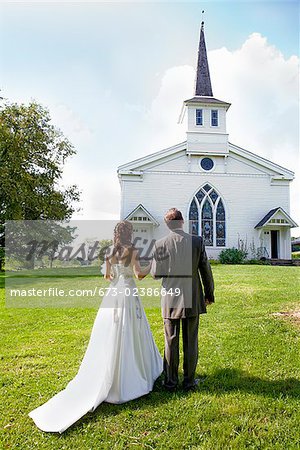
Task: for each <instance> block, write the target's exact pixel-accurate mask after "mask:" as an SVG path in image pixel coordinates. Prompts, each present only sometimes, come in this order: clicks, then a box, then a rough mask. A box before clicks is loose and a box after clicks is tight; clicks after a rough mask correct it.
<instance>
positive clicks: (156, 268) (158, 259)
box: [150, 244, 167, 279]
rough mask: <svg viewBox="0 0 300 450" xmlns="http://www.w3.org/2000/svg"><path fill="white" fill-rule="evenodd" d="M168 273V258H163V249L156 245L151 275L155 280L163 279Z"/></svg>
mask: <svg viewBox="0 0 300 450" xmlns="http://www.w3.org/2000/svg"><path fill="white" fill-rule="evenodd" d="M166 273H167V269H166V258H164V257H163V248H161V247H159V248H158V247H157V246H156V244H155V245H154V250H153V259H152V264H151V270H150V274H151V276H152V277H153V278H155V279H159V278H163V277H164V276H165V275H166Z"/></svg>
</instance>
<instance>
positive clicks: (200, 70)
mask: <svg viewBox="0 0 300 450" xmlns="http://www.w3.org/2000/svg"><path fill="white" fill-rule="evenodd" d="M195 95H201V96H207V97H213V92H212V88H211V82H210V75H209V67H208V61H207V53H206V45H205V37H204V22H203V21H202V22H201V30H200V42H199V50H198V64H197V75H196V89H195Z"/></svg>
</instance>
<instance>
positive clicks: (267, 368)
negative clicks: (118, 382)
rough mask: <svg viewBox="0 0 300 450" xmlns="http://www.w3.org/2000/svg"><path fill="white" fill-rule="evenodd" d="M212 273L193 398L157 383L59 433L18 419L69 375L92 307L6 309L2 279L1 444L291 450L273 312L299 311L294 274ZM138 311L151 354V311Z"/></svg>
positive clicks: (295, 360) (158, 324) (291, 353)
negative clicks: (212, 298)
mask: <svg viewBox="0 0 300 450" xmlns="http://www.w3.org/2000/svg"><path fill="white" fill-rule="evenodd" d="M213 272H214V276H215V282H216V287H217V290H216V304H215V305H213V306H211V307H210V309H209V314H207V315H205V316H202V317H201V321H200V333H199V344H200V358H199V364H198V375H199V376H200V377H201V379H202V380H203V381H202V383H201V386H200V388H199V390H198V391H197V392H195V393H188V394H185V393H184V392H182V391H178V392H177V393H173V394H170V393H165V392H164V391H163V390H162V388H161V386H160V382H158V383H157V385H156V386H155V389H154V391H153V392H152V393H151V394H149V395H148V396H146V397H143V398H141V399H137V400H135V401H132V402H130V403H127V404H124V405H109V404H102V405H100V406H99V408H98V409H97V411H96V412H95V413H93V414H92V413H90V414H88V415H86V416H85V417H84V418H82V419H81V420H80V421H79V422H77V423H76V424H75V425H74V426H73V427H71V428H70V429H69V430H67V431H66V432H65V433H64V434H62V435H57V434H51V433H43V432H41V431H39V430H38V429H37V428H36V427H35V425H34V423H33V422H32V420H31V419H30V418H29V417H28V416H27V414H28V412H29V411H30V410H32V409H33V408H35V407H37V406H38V405H40V404H41V403H43V402H45V401H46V400H47V399H49V398H50V397H51V396H52V395H54V394H55V393H56V392H58V391H59V390H61V389H62V388H64V387H65V385H66V384H67V382H68V381H69V380H70V379H71V378H72V377H73V376H74V375H75V374H76V372H77V368H78V366H79V364H80V361H81V359H82V356H83V354H84V351H85V348H86V345H87V342H88V339H89V335H90V332H91V327H92V324H93V321H94V318H95V314H96V309H95V308H60V309H58V308H53V307H52V308H48V309H46V308H40V309H39V308H36V309H13V308H6V307H5V303H4V288H3V287H4V286H3V285H4V278H3V277H1V279H0V281H1V282H2V286H1V288H2V289H1V327H2V328H1V330H2V333H1V434H2V435H1V442H2V447H1V448H3V449H21V450H25V449H30V450H31V449H38V450H44V449H49V450H50V449H51V450H53V449H54V450H63V449H71V450H77V449H78V450H89V449H91V450H99V449H101V450H102V449H135V448H136V449H207V450H217V449H222V450H223V449H237V450H242V449H280V450H282V449H300V443H299V442H300V425H299V424H300V402H299V400H300V352H299V333H300V326H299V324H298V325H297V324H296V323H295V322H294V321H293V320H292V319H288V318H285V319H283V318H281V317H277V316H274V315H273V314H272V313H275V312H280V311H288V310H293V309H298V310H300V301H299V285H300V283H299V275H300V268H298V267H272V266H251V265H244V266H221V265H217V266H214V267H213ZM95 281H97V283H99V285H100V284H101V283H103V285H105V286H107V283H106V282H104V281H103V279H100V278H99V279H97V280H94V282H95ZM142 283H144V285H147V286H151V285H153V284H155V283H153V281H152V280H151V279H146V280H145V281H143V282H142ZM142 283H141V284H142ZM146 314H147V316H148V319H149V322H150V325H151V328H152V331H153V334H154V337H155V340H156V342H157V345H158V347H159V350H160V351H161V352H162V351H163V328H162V319H161V315H160V311H159V309H158V308H151V309H146Z"/></svg>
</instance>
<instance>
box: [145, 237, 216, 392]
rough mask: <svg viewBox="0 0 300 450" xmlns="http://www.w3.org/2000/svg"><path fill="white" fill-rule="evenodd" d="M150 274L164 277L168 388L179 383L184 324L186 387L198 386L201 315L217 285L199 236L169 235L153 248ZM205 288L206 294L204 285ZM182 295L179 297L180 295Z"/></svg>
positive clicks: (212, 299) (163, 297)
mask: <svg viewBox="0 0 300 450" xmlns="http://www.w3.org/2000/svg"><path fill="white" fill-rule="evenodd" d="M151 275H152V276H153V277H154V278H162V287H163V288H164V289H163V292H164V294H163V295H162V315H163V319H164V330H165V352H164V375H165V383H164V384H165V386H166V388H169V389H173V388H175V387H176V386H177V384H178V366H179V332H180V322H181V323H182V334H183V354H184V361H183V372H184V381H183V385H184V387H185V388H190V387H192V386H193V385H194V384H195V370H196V366H197V360H198V326H199V314H203V313H206V304H205V302H206V301H208V302H209V303H211V302H214V283H213V277H212V272H211V268H210V264H209V262H208V259H207V256H206V252H205V247H204V244H203V241H202V238H201V237H200V236H192V235H190V234H187V233H185V232H184V231H183V230H182V229H181V228H178V229H175V230H173V231H171V232H170V234H169V235H168V236H166V237H165V238H163V239H161V240H159V241H157V242H156V243H155V246H154V253H153V263H152V268H151ZM200 275H201V280H202V283H203V287H204V294H203V289H202V284H201V281H200ZM178 292H179V295H177V294H178Z"/></svg>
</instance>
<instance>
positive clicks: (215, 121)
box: [210, 109, 219, 127]
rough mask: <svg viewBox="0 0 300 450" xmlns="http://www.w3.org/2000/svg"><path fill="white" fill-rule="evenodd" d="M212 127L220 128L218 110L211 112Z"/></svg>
mask: <svg viewBox="0 0 300 450" xmlns="http://www.w3.org/2000/svg"><path fill="white" fill-rule="evenodd" d="M210 118H211V122H210V124H211V126H212V127H218V126H219V111H218V110H217V109H212V110H211V115H210Z"/></svg>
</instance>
